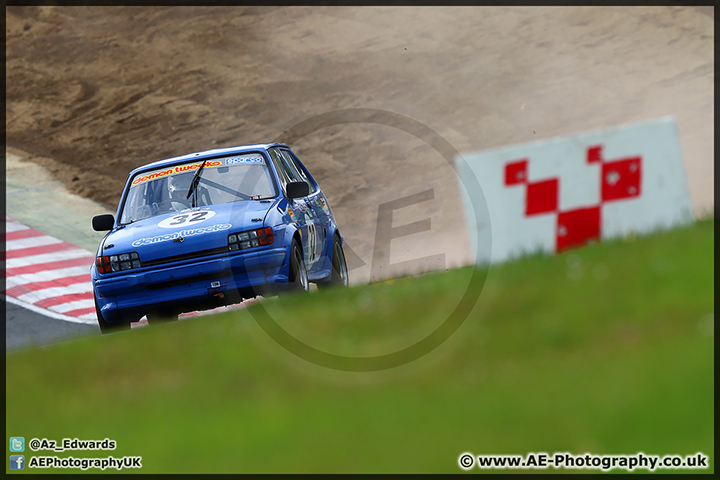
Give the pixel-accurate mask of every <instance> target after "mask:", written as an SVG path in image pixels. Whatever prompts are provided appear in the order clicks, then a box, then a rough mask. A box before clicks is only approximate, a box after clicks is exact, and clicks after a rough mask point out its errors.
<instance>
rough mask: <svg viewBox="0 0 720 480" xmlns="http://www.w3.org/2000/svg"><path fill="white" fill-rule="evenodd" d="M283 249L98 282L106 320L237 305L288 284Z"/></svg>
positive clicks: (210, 259) (179, 264)
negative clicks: (270, 289)
mask: <svg viewBox="0 0 720 480" xmlns="http://www.w3.org/2000/svg"><path fill="white" fill-rule="evenodd" d="M286 254H287V252H286V250H285V249H284V248H269V249H264V250H261V251H256V252H232V253H230V252H228V253H225V254H219V255H214V256H211V257H206V258H203V259H201V260H198V259H193V260H188V261H184V262H177V263H173V264H169V265H164V266H153V267H145V268H139V269H138V270H137V271H135V270H130V271H126V272H119V273H116V274H111V275H98V276H97V278H95V279H94V280H93V286H94V290H95V297H96V299H97V301H98V307H99V308H100V312H101V313H102V315H103V318H104V319H105V321H107V322H111V323H115V322H119V321H137V320H139V319H140V318H141V317H142V316H143V315H146V314H147V313H148V312H151V311H159V312H173V313H180V312H188V311H194V310H201V309H204V308H213V307H217V306H220V305H226V304H228V303H237V302H239V301H241V300H242V298H249V297H252V296H254V295H256V294H261V293H262V292H264V291H265V289H267V288H268V287H273V286H276V287H282V286H283V285H287V282H288V265H287V263H286V262H285V259H286Z"/></svg>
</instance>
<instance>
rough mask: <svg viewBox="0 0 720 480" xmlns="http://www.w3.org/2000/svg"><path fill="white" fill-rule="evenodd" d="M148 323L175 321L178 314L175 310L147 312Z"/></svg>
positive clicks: (158, 323) (156, 323) (157, 323)
mask: <svg viewBox="0 0 720 480" xmlns="http://www.w3.org/2000/svg"><path fill="white" fill-rule="evenodd" d="M145 316H146V317H147V321H148V325H160V324H163V323H170V322H176V321H177V319H178V314H177V313H175V312H159V311H155V312H148V313H147V315H145Z"/></svg>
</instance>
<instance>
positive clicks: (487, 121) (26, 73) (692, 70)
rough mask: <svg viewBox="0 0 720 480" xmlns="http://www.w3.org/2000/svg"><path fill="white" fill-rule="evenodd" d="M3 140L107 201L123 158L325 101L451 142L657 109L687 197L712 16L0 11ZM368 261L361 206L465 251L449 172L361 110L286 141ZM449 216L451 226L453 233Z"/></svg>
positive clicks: (433, 10) (553, 132)
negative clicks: (671, 132) (3, 23)
mask: <svg viewBox="0 0 720 480" xmlns="http://www.w3.org/2000/svg"><path fill="white" fill-rule="evenodd" d="M6 16H7V30H6V41H7V50H6V52H7V62H6V68H7V92H6V99H7V106H6V112H7V139H8V144H9V146H10V147H12V148H16V149H20V150H23V151H25V152H27V153H29V154H30V156H29V158H30V159H31V160H33V161H36V162H38V163H41V164H43V165H45V166H48V167H49V168H50V169H51V170H52V171H53V172H54V173H55V174H56V175H57V176H58V178H59V179H61V180H62V181H63V182H64V183H65V184H66V185H67V186H68V188H69V189H70V190H71V191H72V192H74V193H78V194H81V195H84V196H87V197H90V198H92V199H94V200H97V201H100V202H103V203H105V204H108V205H112V206H113V207H114V206H115V205H116V204H117V201H118V197H119V193H120V191H121V189H122V185H123V183H124V180H125V178H126V175H127V173H128V171H129V170H131V169H132V168H134V167H137V166H139V165H142V164H144V163H147V162H150V161H154V160H158V159H161V158H165V157H169V156H175V155H179V154H183V153H187V152H192V151H199V150H204V149H208V148H213V147H220V146H230V145H237V144H243V143H256V142H264V141H271V140H273V139H275V138H277V137H278V136H279V135H280V134H281V133H282V132H284V131H286V130H287V129H288V128H290V127H291V126H293V125H295V124H297V123H298V122H301V121H303V120H305V119H307V118H309V117H312V116H314V115H318V114H321V113H324V112H328V111H332V110H337V109H347V108H375V109H383V110H387V111H391V112H395V113H398V114H401V115H404V116H407V117H410V118H412V119H414V120H416V121H418V122H420V123H422V124H424V125H426V126H427V127H429V128H430V129H432V130H434V131H435V132H437V133H438V134H440V135H441V136H442V137H444V138H445V139H446V140H448V141H449V142H450V143H451V144H452V145H453V146H454V147H455V148H457V149H458V150H459V151H461V152H469V151H475V150H480V149H486V148H492V147H498V146H503V145H507V144H512V143H518V142H525V141H530V140H535V139H539V138H547V137H552V136H557V135H566V134H571V133H576V132H582V131H587V130H592V129H596V128H603V127H608V126H613V125H617V124H621V123H629V122H636V121H643V120H648V119H653V118H657V117H660V116H664V115H674V116H675V118H676V119H677V122H678V127H679V131H680V135H681V143H682V147H683V152H684V155H685V162H686V170H687V173H688V180H689V183H690V190H691V197H692V201H693V204H694V206H695V209H696V211H701V210H706V209H709V208H711V207H712V205H713V173H714V164H713V147H714V143H713V142H714V139H713V126H714V113H713V112H714V110H713V100H714V98H713V80H714V66H713V41H714V28H713V18H712V16H711V15H708V12H706V11H705V12H704V11H701V10H698V9H695V8H685V7H573V8H564V7H563V8H559V7H542V8H541V7H508V8H501V7H453V8H438V7H392V8H391V7H282V8H281V7H207V8H205V7H147V8H146V7H8V8H7V9H6ZM292 146H293V147H294V148H295V149H296V151H297V152H298V153H299V155H300V157H301V158H302V159H303V160H304V161H305V163H306V164H307V165H308V166H309V167H310V169H311V171H312V172H313V173H314V175H315V177H316V178H317V179H318V181H319V182H320V184H321V185H322V187H323V189H324V190H325V192H326V193H327V195H328V197H329V199H330V201H331V204H332V205H333V207H334V210H335V213H336V215H337V216H338V218H339V221H340V224H341V225H342V226H343V231H344V234H345V235H346V237H347V238H348V242H349V244H350V245H351V246H352V249H353V251H355V252H356V253H357V254H358V256H359V258H358V259H357V261H356V265H358V266H359V267H358V268H357V269H356V270H355V273H356V274H359V275H361V276H364V277H369V275H370V264H371V263H372V257H373V253H372V249H373V243H374V239H375V224H376V218H377V212H378V205H380V204H382V203H384V202H389V201H392V200H396V199H398V198H401V197H404V196H407V195H410V194H414V193H418V192H422V191H425V190H432V191H433V199H432V200H429V201H425V202H424V203H422V204H418V205H416V206H414V207H407V208H405V209H403V210H398V212H397V214H396V216H395V218H394V220H393V222H394V224H395V225H399V224H402V223H406V222H412V221H418V220H422V219H424V218H428V217H429V218H431V225H432V230H431V231H429V232H424V233H419V234H415V235H413V236H410V237H406V238H404V239H399V240H394V241H393V244H392V248H391V253H392V254H391V257H392V262H393V263H395V262H399V261H402V260H408V259H413V258H417V257H421V256H424V255H434V254H438V253H444V254H445V263H446V264H447V265H453V264H458V263H463V262H465V261H467V259H468V255H469V246H468V245H467V240H466V239H465V236H464V234H463V235H462V236H461V237H462V239H461V240H460V241H459V242H458V240H457V238H458V237H457V236H452V237H449V236H448V235H443V234H442V232H447V231H448V230H447V229H448V228H450V229H452V228H453V226H454V225H457V224H463V223H464V219H463V217H462V212H461V211H460V208H461V207H460V201H459V195H458V194H457V180H456V178H455V177H454V173H453V171H452V170H451V169H450V168H449V166H448V165H447V163H446V162H445V160H444V159H443V158H442V157H441V156H440V154H438V153H437V152H436V151H434V150H433V149H432V148H430V147H429V146H428V145H427V144H425V143H423V142H422V141H421V140H418V139H417V138H415V137H413V136H412V135H409V134H407V133H405V132H402V131H401V130H398V129H396V128H392V127H389V126H381V125H373V124H368V123H363V124H358V123H353V124H347V125H339V126H332V127H326V128H322V129H320V130H318V131H316V132H314V133H313V134H311V135H308V136H307V137H304V138H303V139H300V140H297V141H296V142H294V144H293V145H292ZM462 228H463V229H464V227H462Z"/></svg>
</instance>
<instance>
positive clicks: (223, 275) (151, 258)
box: [91, 143, 348, 333]
mask: <svg viewBox="0 0 720 480" xmlns="http://www.w3.org/2000/svg"><path fill="white" fill-rule="evenodd" d="M92 224H93V228H94V229H95V230H97V231H106V230H109V231H110V232H109V233H108V234H107V235H105V237H104V238H103V240H102V241H101V242H100V246H99V247H98V251H97V258H96V262H95V264H94V265H93V266H92V268H91V277H92V283H93V292H94V295H95V306H96V309H97V317H98V322H99V324H100V329H101V331H102V332H103V333H108V332H112V331H115V330H121V329H127V328H130V323H131V322H137V321H138V320H140V318H141V317H142V316H143V315H146V316H147V319H148V322H149V323H151V324H152V323H158V322H163V321H167V320H172V319H177V315H178V314H179V313H182V312H190V311H195V310H203V309H208V308H215V307H218V306H221V305H228V304H232V303H239V302H241V301H243V300H244V299H248V298H253V297H255V296H257V295H270V294H277V293H281V292H284V291H307V290H308V287H309V282H314V283H316V284H317V285H318V287H326V286H332V285H343V286H347V284H348V270H347V265H346V262H345V254H344V251H343V237H342V236H341V235H340V231H339V229H338V226H337V224H336V223H335V218H334V217H333V213H332V210H331V209H330V205H329V204H328V201H327V199H326V198H325V195H323V192H322V191H321V190H320V187H319V186H318V184H317V182H315V180H314V179H313V177H312V176H311V175H310V173H309V172H308V171H307V169H306V168H305V166H304V165H303V164H302V163H301V162H300V160H299V159H298V157H297V156H296V155H295V154H294V153H293V152H292V150H290V148H289V147H288V146H286V145H283V144H281V143H271V144H258V145H246V146H239V147H232V148H223V149H216V150H208V151H205V152H200V153H191V154H188V155H183V156H180V157H175V158H170V159H167V160H161V161H159V162H155V163H151V164H149V165H145V166H143V167H140V168H136V169H135V170H133V171H132V172H130V174H129V175H128V179H127V181H126V183H125V188H124V189H123V193H122V197H121V200H120V203H119V205H118V209H117V218H115V217H113V215H109V214H108V215H98V216H95V217H93V220H92Z"/></svg>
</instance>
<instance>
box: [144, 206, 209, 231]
mask: <svg viewBox="0 0 720 480" xmlns="http://www.w3.org/2000/svg"><path fill="white" fill-rule="evenodd" d="M213 216H215V212H213V211H212V210H200V211H194V212H185V213H179V214H177V215H173V216H172V217H170V218H166V219H165V220H163V221H162V222H160V223H158V227H162V228H180V227H189V226H193V225H195V224H196V223H200V222H204V221H205V220H207V219H209V218H212V217H213Z"/></svg>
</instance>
